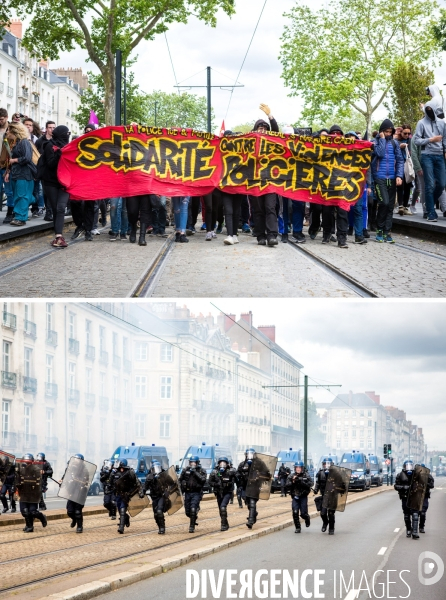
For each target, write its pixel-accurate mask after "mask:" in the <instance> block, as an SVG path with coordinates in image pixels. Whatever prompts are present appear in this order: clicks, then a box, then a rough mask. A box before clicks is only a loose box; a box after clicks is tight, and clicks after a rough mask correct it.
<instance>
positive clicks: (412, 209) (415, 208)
mask: <svg viewBox="0 0 446 600" xmlns="http://www.w3.org/2000/svg"><path fill="white" fill-rule="evenodd" d="M410 210H411V212H412V214H413V215H416V214H417V207H416V206H411V207H410Z"/></svg>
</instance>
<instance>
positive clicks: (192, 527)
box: [189, 508, 197, 533]
mask: <svg viewBox="0 0 446 600" xmlns="http://www.w3.org/2000/svg"><path fill="white" fill-rule="evenodd" d="M196 522H197V513H196V512H195V509H193V508H191V511H190V523H189V533H195V525H196Z"/></svg>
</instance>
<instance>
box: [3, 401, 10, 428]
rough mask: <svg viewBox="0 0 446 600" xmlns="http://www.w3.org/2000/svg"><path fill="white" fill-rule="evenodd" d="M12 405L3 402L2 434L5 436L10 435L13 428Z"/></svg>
mask: <svg viewBox="0 0 446 600" xmlns="http://www.w3.org/2000/svg"><path fill="white" fill-rule="evenodd" d="M10 418H11V403H10V402H8V401H7V400H3V401H2V434H3V436H5V435H7V434H8V433H9V430H10V427H11V422H10Z"/></svg>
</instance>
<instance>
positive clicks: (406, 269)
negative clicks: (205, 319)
mask: <svg viewBox="0 0 446 600" xmlns="http://www.w3.org/2000/svg"><path fill="white" fill-rule="evenodd" d="M107 231H108V230H107V229H105V230H103V233H102V235H100V236H95V238H94V241H93V242H92V243H90V242H89V243H86V242H84V241H83V240H80V241H77V242H76V243H74V244H72V245H70V247H68V248H67V249H65V250H54V251H51V249H50V246H49V242H50V241H51V239H52V236H51V235H44V236H43V237H39V238H36V239H32V240H29V239H27V240H23V241H17V242H14V243H12V242H11V243H8V244H6V245H4V246H3V248H2V252H1V253H0V294H1V296H2V297H24V298H34V297H61V298H69V297H72V298H74V297H86V298H98V297H111V298H123V297H128V296H129V295H131V293H132V291H133V290H134V288H135V286H136V285H137V283H138V282H139V281H140V280H141V278H143V276H144V275H145V274H146V272H147V271H148V269H149V267H150V265H151V264H152V262H153V261H154V259H156V258H157V257H158V254H159V252H160V251H161V249H162V248H163V245H164V243H165V240H164V239H163V238H159V237H155V238H152V236H147V238H148V245H147V247H139V246H138V245H134V244H129V243H128V241H118V242H113V243H110V240H109V236H108V234H107ZM168 231H169V232H172V230H171V229H169V230H168ZM304 231H305V232H306V229H305V230H304ZM68 237H69V235H67V238H68ZM224 237H225V235H224V234H221V235H218V236H217V238H216V239H214V240H212V241H211V242H206V241H205V234H204V233H203V232H199V233H197V234H195V235H194V236H192V237H190V238H189V244H172V249H171V251H170V252H169V253H168V254H167V257H166V260H165V262H164V263H161V266H160V270H159V272H158V273H157V275H156V277H155V278H154V280H153V282H152V283H151V285H150V288H149V293H148V295H149V296H152V297H169V298H184V297H333V298H352V297H355V298H357V297H358V294H357V292H356V291H355V290H354V289H351V287H350V286H349V285H348V282H346V281H345V280H344V279H343V275H347V276H348V277H350V278H352V279H353V280H354V281H355V282H357V283H359V284H361V285H362V286H364V287H365V288H367V289H368V290H370V291H371V293H372V294H375V295H377V296H380V297H412V298H440V297H445V296H446V269H445V263H446V244H444V243H438V242H433V241H423V240H421V239H417V238H415V237H408V236H406V235H402V234H395V235H394V238H395V240H396V242H397V243H396V244H395V245H387V244H378V243H376V242H375V241H374V240H373V238H371V239H370V240H369V242H368V244H366V245H364V246H358V245H355V244H354V243H353V242H352V238H349V241H350V244H349V248H348V249H347V250H341V249H339V248H338V247H337V245H336V244H330V245H322V244H321V234H320V233H319V234H318V237H317V238H316V240H310V239H309V237H308V236H307V239H306V243H305V244H304V245H302V246H299V248H297V249H296V247H293V244H291V243H290V244H283V243H281V242H279V244H278V246H277V247H275V248H265V247H261V246H258V245H257V243H256V240H255V238H253V237H252V236H250V235H246V234H240V235H239V240H240V243H239V244H238V245H236V246H225V245H224V244H223V239H224ZM301 247H303V249H304V250H306V253H304V252H303V251H301V249H300V248H301ZM41 253H45V254H44V256H42V257H41V258H39V259H38V260H32V259H34V258H35V257H39V256H40V254H41ZM307 253H310V255H311V256H308V254H307ZM312 257H313V258H312ZM30 259H31V260H32V262H27V261H29V260H30ZM315 259H322V260H323V261H324V262H325V263H326V265H328V266H329V267H331V268H332V269H334V270H335V271H336V273H333V271H332V270H330V269H329V268H327V266H326V265H325V266H324V265H323V264H322V265H321V264H319V263H318V262H317V261H315ZM14 266H18V268H13V267H14ZM11 268H13V270H11Z"/></svg>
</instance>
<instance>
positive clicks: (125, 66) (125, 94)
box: [124, 64, 127, 125]
mask: <svg viewBox="0 0 446 600" xmlns="http://www.w3.org/2000/svg"><path fill="white" fill-rule="evenodd" d="M124 125H127V65H126V64H124Z"/></svg>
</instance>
